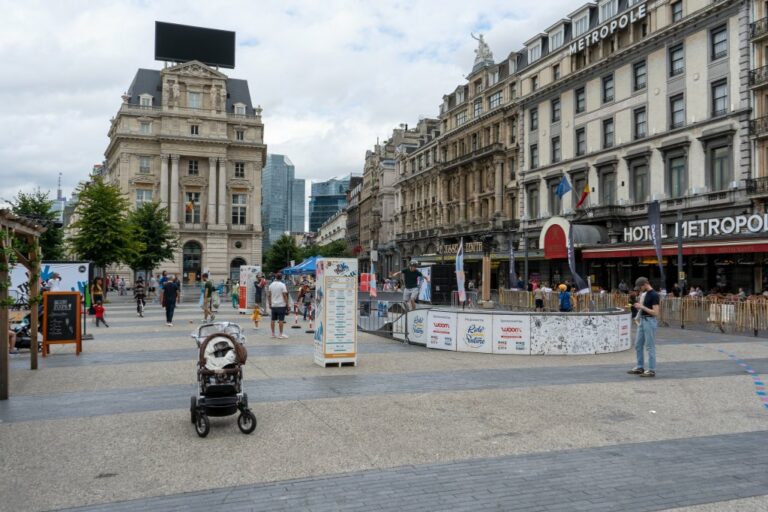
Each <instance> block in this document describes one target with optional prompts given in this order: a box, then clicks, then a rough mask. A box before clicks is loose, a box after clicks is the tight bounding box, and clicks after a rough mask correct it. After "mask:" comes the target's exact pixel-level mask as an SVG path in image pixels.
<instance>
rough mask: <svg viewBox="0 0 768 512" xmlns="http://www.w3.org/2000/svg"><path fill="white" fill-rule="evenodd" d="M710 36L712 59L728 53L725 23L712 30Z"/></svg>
mask: <svg viewBox="0 0 768 512" xmlns="http://www.w3.org/2000/svg"><path fill="white" fill-rule="evenodd" d="M710 38H711V41H712V60H715V59H720V58H723V57H725V56H726V55H728V30H727V29H726V28H725V25H723V26H722V27H719V28H716V29H715V30H713V31H712V33H711V34H710Z"/></svg>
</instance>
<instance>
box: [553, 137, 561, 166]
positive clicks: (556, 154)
mask: <svg viewBox="0 0 768 512" xmlns="http://www.w3.org/2000/svg"><path fill="white" fill-rule="evenodd" d="M560 157H561V155H560V137H552V163H553V164H554V163H557V162H559V161H560Z"/></svg>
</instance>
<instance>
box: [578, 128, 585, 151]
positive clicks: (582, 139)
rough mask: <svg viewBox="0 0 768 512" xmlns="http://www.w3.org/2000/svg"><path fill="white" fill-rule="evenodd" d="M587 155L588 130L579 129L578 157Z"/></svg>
mask: <svg viewBox="0 0 768 512" xmlns="http://www.w3.org/2000/svg"><path fill="white" fill-rule="evenodd" d="M586 154H587V130H586V129H584V128H579V129H578V130H576V156H582V155H586Z"/></svg>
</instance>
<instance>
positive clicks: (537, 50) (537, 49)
mask: <svg viewBox="0 0 768 512" xmlns="http://www.w3.org/2000/svg"><path fill="white" fill-rule="evenodd" d="M539 57H541V43H536V44H535V45H532V46H530V47H529V48H528V62H529V63H530V62H533V61H535V60H537V59H538V58H539Z"/></svg>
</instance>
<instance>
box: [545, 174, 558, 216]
mask: <svg viewBox="0 0 768 512" xmlns="http://www.w3.org/2000/svg"><path fill="white" fill-rule="evenodd" d="M559 184H560V180H559V179H557V180H551V181H550V182H549V183H548V184H547V185H548V186H547V188H548V192H549V213H550V215H560V207H561V206H562V200H561V199H560V197H559V196H558V195H557V187H558V185H559Z"/></svg>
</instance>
